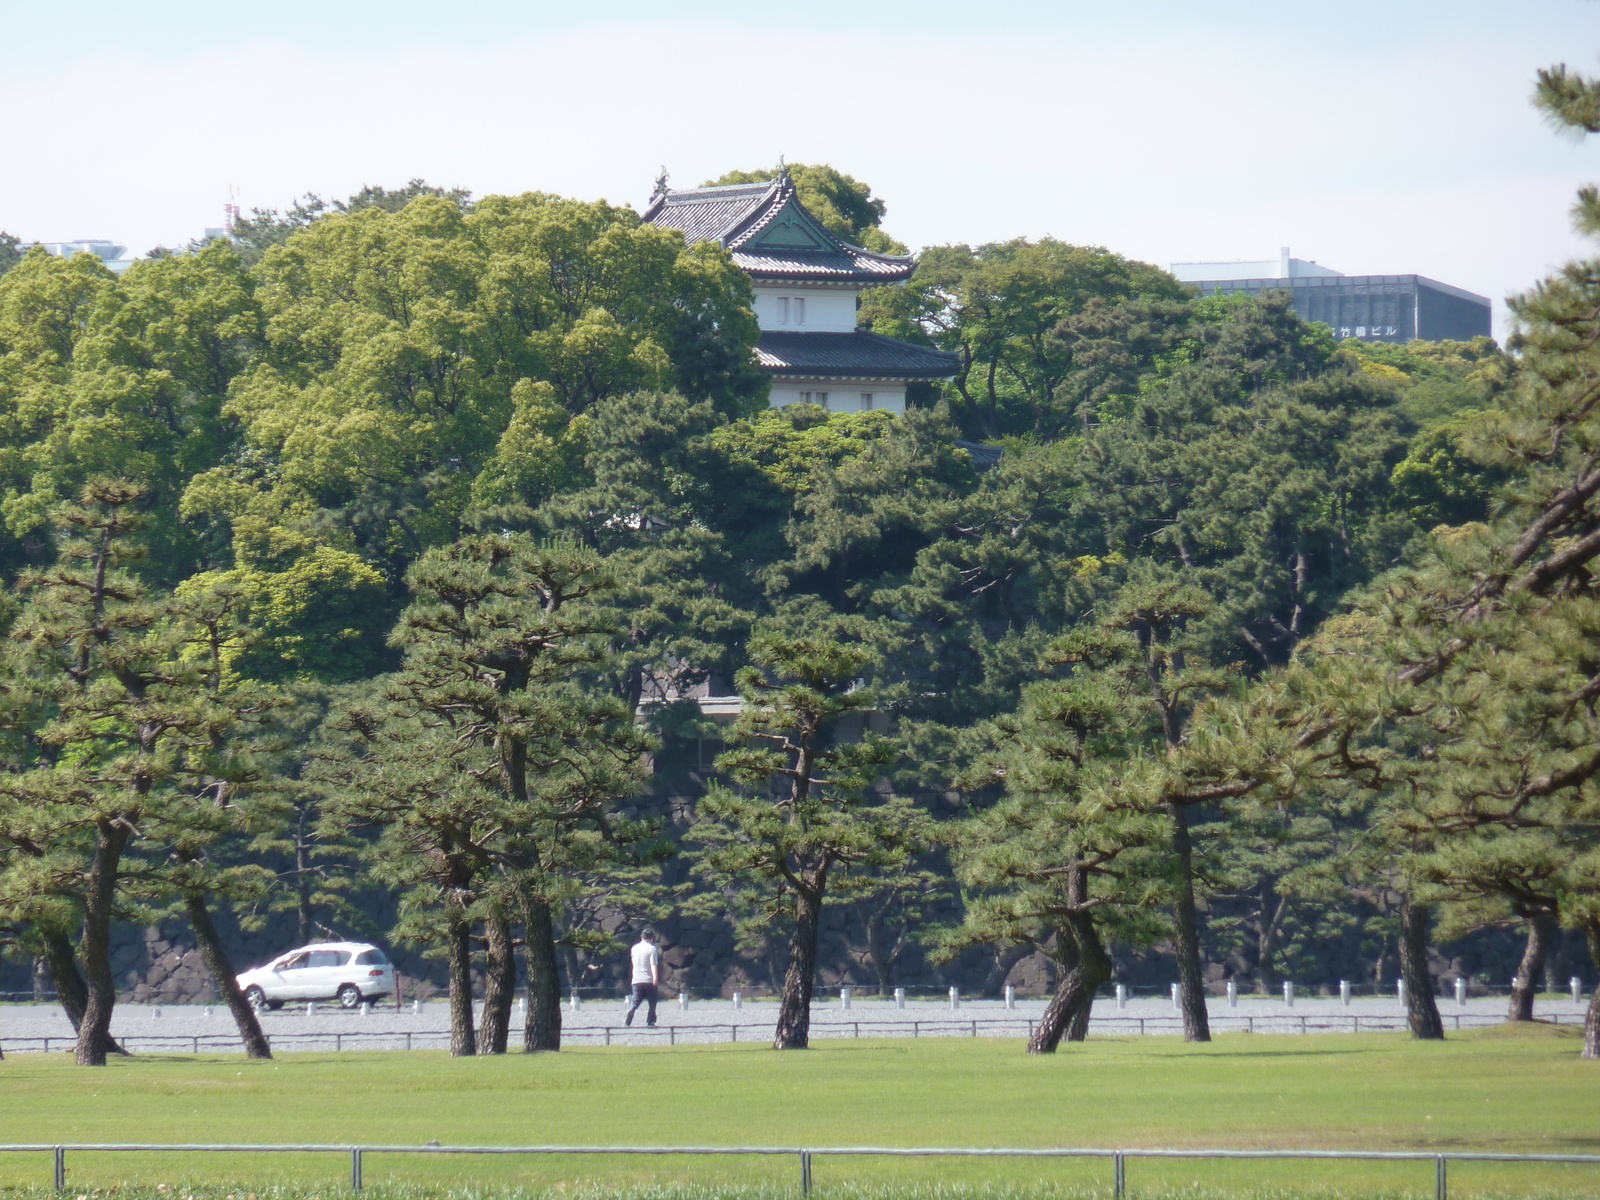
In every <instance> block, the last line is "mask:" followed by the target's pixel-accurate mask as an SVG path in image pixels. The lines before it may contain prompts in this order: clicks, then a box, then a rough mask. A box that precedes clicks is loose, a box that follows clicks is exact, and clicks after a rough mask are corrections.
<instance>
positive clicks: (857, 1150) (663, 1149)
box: [0, 1142, 1600, 1200]
mask: <svg viewBox="0 0 1600 1200" xmlns="http://www.w3.org/2000/svg"><path fill="white" fill-rule="evenodd" d="M68 1151H71V1152H73V1153H79V1152H95V1153H104V1152H112V1153H125V1152H136V1153H158V1154H169V1153H170V1154H196V1153H198V1154H218V1153H222V1154H229V1153H231V1154H342V1155H348V1156H349V1158H350V1187H351V1189H352V1190H353V1191H358V1192H359V1191H360V1190H361V1189H362V1184H363V1178H362V1173H363V1169H364V1167H365V1158H366V1156H367V1155H369V1154H572V1155H581V1154H654V1155H674V1154H676V1155H714V1156H728V1157H735V1156H765V1157H792V1158H794V1159H796V1160H797V1162H798V1164H799V1167H800V1192H801V1194H802V1195H810V1193H811V1185H812V1160H813V1159H816V1158H1100V1159H1110V1160H1111V1178H1112V1195H1113V1196H1116V1197H1124V1196H1126V1195H1127V1189H1128V1176H1127V1168H1128V1160H1129V1159H1132V1158H1163V1159H1240V1160H1256V1159H1316V1160H1351V1161H1373V1160H1377V1161H1385V1162H1431V1163H1433V1164H1434V1196H1435V1198H1436V1200H1449V1164H1450V1163H1452V1162H1458V1163H1460V1162H1499V1163H1586V1164H1591V1165H1600V1154H1509V1153H1501V1152H1498V1151H1464V1150H1446V1151H1435V1150H1160V1149H1123V1150H1112V1149H1102V1148H1099V1147H1093V1148H1091V1147H1026V1148H1024V1147H932V1146H928V1147H923V1146H810V1147H800V1146H377V1145H329V1144H325V1143H315V1142H311V1143H303V1144H290V1145H259V1144H252V1143H204V1142H190V1143H151V1142H99V1143H97V1142H75V1143H49V1142H39V1143H16V1144H11V1145H5V1144H0V1153H11V1152H14V1153H23V1154H27V1153H37V1154H49V1155H51V1159H52V1165H53V1168H54V1175H53V1179H54V1185H55V1190H56V1191H58V1192H59V1191H62V1190H64V1189H65V1188H66V1186H67V1153H68Z"/></svg>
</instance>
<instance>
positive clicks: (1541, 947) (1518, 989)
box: [1506, 913, 1556, 1021]
mask: <svg viewBox="0 0 1600 1200" xmlns="http://www.w3.org/2000/svg"><path fill="white" fill-rule="evenodd" d="M1555 931H1556V919H1555V917H1553V916H1552V915H1550V914H1549V913H1534V914H1533V915H1532V916H1530V917H1529V918H1528V944H1527V945H1526V946H1525V947H1524V948H1523V951H1522V965H1521V966H1520V967H1518V968H1517V977H1516V979H1514V980H1512V982H1511V1007H1510V1009H1509V1011H1507V1013H1506V1020H1508V1021H1531V1020H1533V998H1534V996H1535V995H1536V994H1537V993H1538V991H1539V985H1540V984H1541V983H1543V982H1544V964H1545V959H1547V958H1548V957H1549V956H1550V942H1551V940H1552V939H1553V937H1554V935H1555Z"/></svg>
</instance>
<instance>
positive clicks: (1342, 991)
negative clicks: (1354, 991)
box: [1339, 979, 1350, 1008]
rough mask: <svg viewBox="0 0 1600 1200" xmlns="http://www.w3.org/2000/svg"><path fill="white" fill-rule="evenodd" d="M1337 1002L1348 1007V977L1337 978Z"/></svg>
mask: <svg viewBox="0 0 1600 1200" xmlns="http://www.w3.org/2000/svg"><path fill="white" fill-rule="evenodd" d="M1339 1003H1340V1004H1342V1005H1344V1006H1345V1007H1346V1008H1349V1007H1350V981H1349V980H1348V979H1341V980H1339Z"/></svg>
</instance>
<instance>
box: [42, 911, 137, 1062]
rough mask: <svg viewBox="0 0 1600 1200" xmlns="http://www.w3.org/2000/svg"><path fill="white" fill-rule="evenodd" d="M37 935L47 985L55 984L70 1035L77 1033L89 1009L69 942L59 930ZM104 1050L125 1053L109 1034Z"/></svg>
mask: <svg viewBox="0 0 1600 1200" xmlns="http://www.w3.org/2000/svg"><path fill="white" fill-rule="evenodd" d="M40 932H41V933H42V934H43V936H44V962H45V966H46V968H47V969H48V970H49V972H50V982H51V983H53V984H54V985H55V989H56V999H57V1000H59V1001H61V1008H62V1011H63V1012H65V1013H66V1014H67V1020H69V1021H71V1022H72V1032H73V1033H77V1032H78V1031H79V1030H80V1029H82V1028H83V1010H84V1009H85V1008H87V1007H88V1006H89V989H88V988H86V987H84V985H83V976H82V975H80V974H78V958H77V955H75V954H74V953H73V951H72V942H71V940H70V939H69V938H68V937H67V935H66V934H64V933H62V932H61V931H60V930H41V931H40ZM105 1051H106V1053H107V1054H126V1053H127V1051H126V1050H124V1049H123V1048H122V1047H121V1046H119V1045H117V1042H116V1039H114V1038H113V1037H112V1036H111V1035H110V1034H107V1035H106V1044H105Z"/></svg>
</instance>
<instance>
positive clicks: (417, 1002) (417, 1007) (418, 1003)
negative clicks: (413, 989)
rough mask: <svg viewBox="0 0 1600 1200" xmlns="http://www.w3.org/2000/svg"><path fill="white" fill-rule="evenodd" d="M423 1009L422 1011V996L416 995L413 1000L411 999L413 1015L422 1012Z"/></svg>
mask: <svg viewBox="0 0 1600 1200" xmlns="http://www.w3.org/2000/svg"><path fill="white" fill-rule="evenodd" d="M421 1011H422V997H420V996H417V997H414V998H413V999H412V1001H411V1012H412V1015H416V1014H417V1013H420V1012H421Z"/></svg>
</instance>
